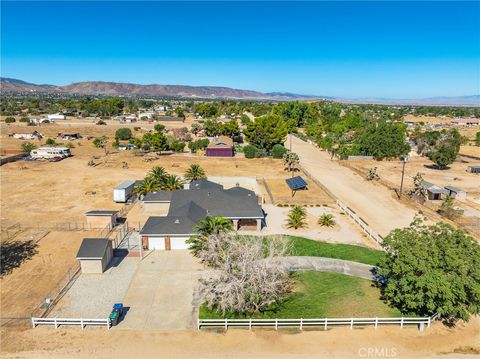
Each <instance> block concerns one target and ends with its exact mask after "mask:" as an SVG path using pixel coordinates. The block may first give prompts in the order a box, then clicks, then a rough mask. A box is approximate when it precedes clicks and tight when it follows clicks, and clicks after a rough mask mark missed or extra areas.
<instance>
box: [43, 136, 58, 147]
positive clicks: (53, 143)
mask: <svg viewBox="0 0 480 359" xmlns="http://www.w3.org/2000/svg"><path fill="white" fill-rule="evenodd" d="M45 144H46V145H47V146H56V145H57V142H55V140H54V139H53V138H47V140H46V141H45Z"/></svg>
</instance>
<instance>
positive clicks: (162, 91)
mask: <svg viewBox="0 0 480 359" xmlns="http://www.w3.org/2000/svg"><path fill="white" fill-rule="evenodd" d="M43 93H54V94H66V95H67V94H68V95H99V96H102V95H103V96H152V97H185V98H212V99H215V98H231V99H252V100H287V101H288V100H290V101H293V100H320V99H327V100H332V101H337V102H343V103H372V104H392V105H432V106H480V95H472V96H459V97H432V98H424V99H388V98H338V97H328V96H313V95H301V94H295V93H290V92H268V93H263V92H258V91H252V90H240V89H234V88H230V87H220V86H186V85H159V84H151V85H139V84H132V83H122V82H103V81H85V82H77V83H73V84H70V85H66V86H54V85H37V84H33V83H29V82H26V81H22V80H17V79H12V78H6V77H0V94H25V95H28V94H43Z"/></svg>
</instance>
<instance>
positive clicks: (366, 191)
mask: <svg viewBox="0 0 480 359" xmlns="http://www.w3.org/2000/svg"><path fill="white" fill-rule="evenodd" d="M287 145H288V146H289V145H290V143H289V139H288V140H287ZM292 151H293V152H295V153H297V154H298V155H299V157H300V164H301V165H302V166H303V167H304V168H305V169H306V170H307V171H308V172H310V173H311V174H312V175H313V176H315V177H316V178H317V179H318V180H319V181H320V182H321V183H322V184H323V185H324V186H326V187H327V188H328V189H329V190H330V191H331V192H332V193H333V194H334V195H335V196H336V197H338V198H339V199H340V200H341V201H342V202H344V203H345V204H347V205H348V206H349V207H350V208H351V209H353V210H354V211H355V212H356V213H357V214H358V215H359V216H360V217H362V218H363V219H364V220H365V221H366V222H367V223H368V224H369V226H370V227H371V228H372V229H373V230H374V231H376V232H377V233H379V234H380V235H382V236H385V235H387V234H388V233H389V232H390V231H391V230H392V229H395V228H399V227H405V226H407V225H408V224H410V222H411V221H412V219H413V217H414V215H415V212H414V211H413V210H412V209H410V208H408V207H406V206H405V205H403V204H401V203H399V202H398V201H396V200H395V199H394V198H393V197H392V193H391V192H390V191H389V190H387V189H386V188H384V187H383V186H379V185H375V184H373V183H371V182H368V181H366V180H365V179H364V178H361V177H360V176H359V175H358V174H356V173H354V172H353V171H351V170H349V169H347V168H345V167H343V166H340V165H339V164H338V163H336V162H335V161H331V160H330V156H329V155H328V154H327V153H326V152H323V151H320V150H319V149H318V148H316V147H315V146H313V145H310V144H308V143H306V142H304V141H302V140H300V139H298V138H296V137H292ZM399 178H400V173H399Z"/></svg>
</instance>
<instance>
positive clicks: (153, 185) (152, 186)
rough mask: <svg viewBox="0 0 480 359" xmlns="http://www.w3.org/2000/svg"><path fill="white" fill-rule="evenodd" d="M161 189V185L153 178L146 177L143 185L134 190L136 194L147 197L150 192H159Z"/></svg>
mask: <svg viewBox="0 0 480 359" xmlns="http://www.w3.org/2000/svg"><path fill="white" fill-rule="evenodd" d="M159 189H160V184H159V183H157V182H156V181H155V179H154V178H153V177H145V179H144V180H143V181H142V183H140V185H139V186H138V187H137V188H135V189H134V192H135V193H136V194H138V195H145V194H147V193H148V192H154V191H158V190H159Z"/></svg>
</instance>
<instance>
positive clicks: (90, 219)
mask: <svg viewBox="0 0 480 359" xmlns="http://www.w3.org/2000/svg"><path fill="white" fill-rule="evenodd" d="M85 216H86V217H87V223H88V224H89V225H90V227H91V228H102V229H103V228H105V227H107V226H110V228H113V227H115V224H116V223H117V211H88V212H86V213H85Z"/></svg>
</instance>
